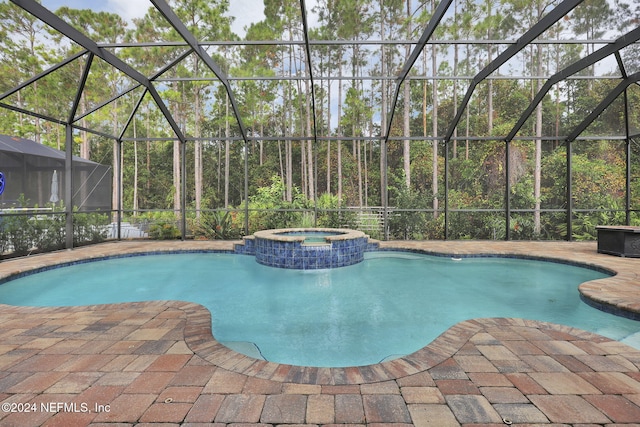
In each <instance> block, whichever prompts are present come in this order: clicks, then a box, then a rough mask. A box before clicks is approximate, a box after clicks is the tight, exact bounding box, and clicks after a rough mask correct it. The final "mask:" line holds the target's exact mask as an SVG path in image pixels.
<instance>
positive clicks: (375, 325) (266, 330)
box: [0, 251, 640, 367]
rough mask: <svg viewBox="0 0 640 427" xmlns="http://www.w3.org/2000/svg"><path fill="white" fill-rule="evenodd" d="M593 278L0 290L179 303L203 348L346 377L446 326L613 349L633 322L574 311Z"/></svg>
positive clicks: (373, 263)
mask: <svg viewBox="0 0 640 427" xmlns="http://www.w3.org/2000/svg"><path fill="white" fill-rule="evenodd" d="M605 276H606V275H605V274H604V273H601V272H598V271H594V270H590V269H585V268H579V267H574V266H570V265H563V264H557V263H548V262H540V261H532V260H522V259H506V258H464V259H462V260H454V259H451V258H446V257H433V256H427V255H420V254H411V253H407V252H386V251H383V252H371V253H367V254H366V257H365V261H364V262H361V263H359V264H356V265H352V266H348V267H342V268H338V269H325V270H293V269H292V270H288V269H279V268H272V267H267V266H263V265H260V264H258V263H257V262H255V260H254V257H252V256H246V255H235V254H223V253H198V254H171V255H154V256H137V257H128V258H117V259H109V260H105V261H100V262H89V263H85V264H78V265H74V266H70V267H62V268H57V269H52V270H47V271H45V272H42V273H39V274H34V275H30V276H26V277H22V278H20V279H16V280H12V281H9V282H7V283H5V284H3V285H1V286H0V302H1V303H5V304H13V305H32V306H59V305H88V304H101V303H116V302H133V301H148V300H182V301H191V302H195V303H199V304H202V305H204V306H205V307H207V308H208V309H209V310H210V311H211V315H212V330H213V335H214V337H215V338H216V339H217V340H218V341H220V342H222V343H224V344H225V345H228V346H229V347H230V348H233V349H236V350H239V351H241V352H245V353H246V354H249V355H252V356H257V357H264V358H265V359H266V360H269V361H273V362H279V363H289V364H294V365H305V366H325V367H327V366H332V367H343V366H357V365H366V364H372V363H378V362H380V361H382V360H388V359H390V358H394V357H399V356H402V355H406V354H409V353H412V352H414V351H416V350H418V349H420V348H422V347H423V346H425V345H427V344H429V343H430V342H431V341H433V340H434V339H435V338H437V336H438V335H440V334H441V333H443V332H444V331H446V330H447V329H448V328H449V327H451V326H453V325H454V324H456V323H458V322H460V321H463V320H467V319H472V318H483V317H518V318H526V319H534V320H542V321H549V322H554V323H560V324H564V325H569V326H574V327H578V328H581V329H584V330H588V331H592V332H596V333H599V334H602V335H605V336H607V337H610V338H613V339H617V340H624V339H625V338H627V337H629V336H633V335H634V334H636V333H638V332H639V331H640V322H638V321H634V320H630V319H625V318H622V317H617V316H614V315H611V314H607V313H604V312H601V311H599V310H597V309H595V308H592V307H590V306H588V305H587V304H585V303H584V302H582V301H581V300H580V298H579V293H578V290H577V287H578V285H579V284H580V283H582V282H585V281H588V280H593V279H596V278H601V277H605Z"/></svg>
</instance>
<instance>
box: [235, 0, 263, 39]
mask: <svg viewBox="0 0 640 427" xmlns="http://www.w3.org/2000/svg"><path fill="white" fill-rule="evenodd" d="M229 16H233V17H234V18H235V19H234V21H233V24H232V25H231V30H232V31H233V32H234V33H236V34H237V35H239V36H240V37H244V35H245V34H246V31H245V27H249V26H250V25H251V24H253V23H255V22H260V21H262V20H263V19H264V4H263V3H262V1H256V0H231V1H230V2H229Z"/></svg>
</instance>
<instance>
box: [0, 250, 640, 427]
mask: <svg viewBox="0 0 640 427" xmlns="http://www.w3.org/2000/svg"><path fill="white" fill-rule="evenodd" d="M232 244H233V243H232V242H189V241H187V242H146V241H145V242H139V241H135V242H110V243H105V244H101V245H96V246H90V247H85V248H79V249H75V250H72V251H61V252H57V253H51V254H44V255H36V256H30V257H25V258H21V259H16V260H11V261H4V262H2V263H0V279H1V278H3V277H7V276H9V275H12V274H16V273H19V272H21V271H26V270H31V269H37V268H42V267H45V266H48V265H52V264H58V263H64V262H70V261H74V260H80V259H85V258H95V257H103V256H109V255H122V254H126V253H134V252H156V251H176V250H209V249H213V250H229V249H231V248H232ZM381 245H382V247H397V248H404V249H416V250H423V251H433V252H438V253H449V254H452V255H463V254H477V253H485V254H520V255H527V256H536V257H537V256H539V257H547V258H559V259H564V260H569V261H571V262H581V263H586V264H591V265H597V266H600V267H602V268H606V269H609V270H612V271H615V272H617V275H616V276H614V277H612V278H608V279H603V280H598V281H594V282H588V283H586V284H583V285H581V292H583V294H585V295H587V296H588V297H589V298H592V299H594V300H595V301H598V302H599V303H600V304H602V305H603V306H607V307H609V308H615V307H618V308H620V309H621V310H625V311H635V312H638V311H640V292H639V289H638V286H640V278H639V277H638V274H639V273H640V260H638V259H626V258H619V257H613V256H609V255H602V254H597V252H596V244H595V243H567V242H473V241H472V242H440V241H438V242H435V241H434V242H432V241H429V242H383V243H382V244H381ZM639 367H640V351H638V350H635V349H633V348H631V347H629V346H627V345H624V344H622V343H619V342H616V341H612V340H610V339H607V338H604V337H601V336H598V335H595V334H592V333H588V332H585V331H581V330H578V329H574V328H570V327H567V326H562V325H553V324H548V323H543V322H534V321H528V320H522V319H505V318H494V319H474V320H469V321H465V322H462V323H459V324H457V325H455V326H454V327H452V328H451V329H449V330H448V331H447V332H446V333H444V334H443V335H441V336H440V337H439V338H438V339H436V340H435V341H434V342H432V343H430V344H428V345H427V346H426V347H424V348H423V349H421V350H419V351H418V352H416V353H413V354H411V355H408V356H406V357H403V358H401V359H396V360H393V361H389V362H385V363H381V364H378V365H371V366H364V367H353V368H309V367H306V368H305V367H297V366H290V365H282V364H276V363H272V362H266V361H260V360H256V359H252V358H250V357H247V356H244V355H241V354H239V353H236V352H234V351H232V350H229V349H227V348H226V347H224V346H222V345H221V344H219V343H217V342H216V341H215V339H214V338H213V337H212V335H211V324H210V313H209V312H208V311H207V310H206V309H205V308H204V307H202V306H200V305H197V304H193V303H189V302H178V301H165V302H140V303H127V304H109V305H96V306H83V307H48V308H34V307H14V306H8V305H0V408H1V409H2V410H1V411H0V426H2V427H5V426H19V427H28V426H40V425H45V426H85V425H94V426H131V425H162V426H172V425H186V426H198V425H201V426H205V425H207V426H211V425H216V426H222V425H227V424H229V425H234V426H235V425H237V426H240V425H256V426H257V425H274V426H275V425H283V424H288V425H301V424H306V425H347V424H349V425H364V424H368V425H375V426H379V427H382V426H395V427H401V426H408V425H415V426H437V427H441V426H443V427H444V426H458V425H469V426H471V425H488V426H500V425H505V424H512V425H540V426H549V425H552V426H560V425H562V426H564V425H575V426H579V425H584V426H587V425H589V426H593V425H633V424H635V425H640V370H639Z"/></svg>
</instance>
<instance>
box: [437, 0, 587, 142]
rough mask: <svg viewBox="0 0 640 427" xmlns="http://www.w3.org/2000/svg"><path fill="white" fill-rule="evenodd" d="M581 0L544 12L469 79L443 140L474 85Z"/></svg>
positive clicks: (564, 2)
mask: <svg viewBox="0 0 640 427" xmlns="http://www.w3.org/2000/svg"><path fill="white" fill-rule="evenodd" d="M582 1H583V0H565V1H563V2H562V3H560V4H559V5H558V6H557V7H556V8H555V9H553V10H552V11H551V12H549V13H548V14H546V15H545V16H544V17H543V18H542V19H541V20H540V21H538V22H537V23H536V24H535V25H534V26H533V27H531V28H530V29H529V30H528V31H527V32H526V33H524V34H523V35H522V37H520V38H519V39H518V40H517V41H516V42H515V43H514V44H512V45H511V46H509V47H508V48H507V49H505V50H504V51H503V52H502V53H501V54H500V55H498V57H497V58H496V59H494V60H493V61H491V63H490V64H489V65H487V66H486V67H485V68H484V69H483V70H482V71H480V72H479V73H478V74H477V75H476V76H475V77H474V78H473V80H472V81H471V85H470V86H469V89H468V90H467V93H466V94H465V96H464V99H463V100H462V103H461V104H460V107H458V113H457V114H456V116H455V118H454V119H453V121H452V122H451V125H450V126H449V130H448V131H447V134H446V135H445V140H449V139H451V136H452V135H453V132H454V130H455V128H456V127H457V126H458V123H459V122H460V119H461V118H462V114H463V113H464V110H465V109H466V108H467V104H469V101H470V100H471V96H472V95H473V92H474V91H475V89H476V86H477V85H478V84H479V83H480V82H482V81H483V80H484V79H486V78H487V77H488V76H489V75H490V74H492V73H493V72H494V71H495V70H497V69H498V68H500V66H501V65H503V64H504V63H505V62H507V61H508V60H509V59H511V58H512V57H513V56H515V55H516V54H517V53H518V52H520V51H521V50H522V49H524V48H525V47H527V46H529V44H530V43H531V42H532V41H533V40H534V39H536V38H537V37H538V36H539V35H540V34H542V33H543V32H545V31H546V30H547V29H548V28H549V27H551V26H552V25H553V24H555V23H556V22H558V21H559V20H560V19H562V17H563V16H565V15H566V14H567V13H569V12H571V11H572V10H573V9H574V8H575V7H576V6H578V5H579V4H580V3H582Z"/></svg>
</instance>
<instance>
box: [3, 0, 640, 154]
mask: <svg viewBox="0 0 640 427" xmlns="http://www.w3.org/2000/svg"><path fill="white" fill-rule="evenodd" d="M149 1H150V4H152V5H153V7H155V9H156V10H157V11H158V12H159V13H160V15H161V16H162V19H164V20H165V21H166V22H167V23H168V24H169V25H170V26H171V27H172V28H173V29H175V31H176V32H177V33H178V35H179V36H180V38H181V39H182V40H181V41H160V42H143V43H134V42H122V43H98V42H96V41H95V40H93V39H92V38H91V37H89V36H87V35H85V34H84V33H82V32H81V31H80V30H78V29H76V28H75V27H74V26H73V25H71V24H69V23H68V22H66V21H65V20H63V19H62V18H61V17H59V16H57V15H56V14H55V13H54V12H52V11H50V10H49V9H47V8H46V7H45V6H43V5H42V4H40V3H39V2H38V1H36V0H11V3H13V4H14V5H16V6H18V7H20V8H21V9H23V10H25V11H26V12H28V13H30V14H31V15H33V16H34V17H35V18H37V19H39V20H40V21H41V22H43V23H44V24H46V25H48V26H50V27H51V28H53V29H54V30H55V31H57V32H58V33H60V34H61V35H63V36H64V37H66V38H68V39H69V40H71V41H72V42H74V43H75V44H77V45H78V46H79V47H80V48H81V50H80V51H79V52H77V53H75V54H73V55H71V56H69V57H68V58H66V59H65V60H63V61H61V62H60V63H58V64H55V65H53V66H52V67H49V68H48V69H47V70H46V71H43V72H41V73H39V74H37V75H35V76H33V77H31V78H29V79H28V80H26V81H24V82H22V83H21V84H19V85H17V86H15V87H13V88H12V89H10V90H7V91H5V92H4V93H2V94H0V107H2V108H6V109H9V110H12V111H16V112H19V113H22V114H27V115H30V116H32V117H37V118H39V119H43V120H47V121H50V122H53V123H57V124H65V125H70V126H71V127H73V128H74V129H79V130H86V131H89V132H92V133H95V134H97V135H106V133H105V132H104V131H100V130H96V129H91V126H87V125H84V124H83V125H80V124H79V122H80V121H81V120H83V119H84V118H86V117H88V116H89V115H91V114H93V113H95V112H96V111H98V110H100V109H101V108H103V107H105V106H107V105H109V104H110V103H112V102H114V101H116V100H118V99H120V98H122V97H123V96H125V95H127V94H131V93H132V92H133V91H135V90H137V89H143V90H141V95H140V98H139V99H138V100H137V102H134V103H133V104H134V105H132V107H131V108H132V111H131V114H130V116H129V118H128V120H126V122H125V125H124V126H123V127H122V128H121V129H119V131H118V132H116V135H110V136H109V137H111V138H114V139H121V140H127V138H126V136H125V132H126V130H127V129H128V126H129V124H130V123H131V121H132V120H133V118H134V115H135V114H136V111H137V110H138V107H139V106H140V105H141V102H142V99H143V98H144V97H145V96H146V95H147V94H149V95H150V96H151V98H152V99H153V103H154V104H155V106H156V107H157V108H158V109H159V111H160V112H161V113H162V116H164V119H165V120H166V122H167V123H168V125H169V126H170V128H171V130H172V132H173V134H175V136H176V138H177V139H178V140H180V141H182V142H185V141H187V140H195V139H197V138H195V139H194V138H191V137H189V136H188V135H186V130H185V129H184V128H183V127H181V125H180V124H179V120H177V119H176V118H175V117H174V116H173V115H172V112H171V111H170V110H169V107H168V105H167V102H166V100H164V99H163V97H162V96H161V95H160V93H159V92H158V90H159V89H160V88H162V87H163V86H166V83H167V82H178V81H211V82H219V83H220V84H222V85H223V86H224V89H225V92H226V96H227V97H228V100H229V102H230V107H231V110H232V112H233V116H234V119H235V120H236V121H237V125H238V130H239V132H240V134H241V136H242V139H244V141H245V143H247V142H248V141H249V140H250V139H251V138H256V137H255V136H254V135H253V134H251V133H250V129H248V126H247V123H248V121H246V120H243V116H242V112H241V108H240V105H239V102H238V99H239V96H240V97H242V94H241V93H240V94H239V93H237V89H234V87H235V86H234V85H233V83H234V82H242V81H251V80H257V81H260V80H263V81H279V80H280V81H308V82H309V83H310V85H311V92H310V97H311V105H310V108H311V110H312V111H313V114H312V117H311V119H312V121H313V135H306V136H287V138H289V137H291V138H293V139H295V140H308V139H310V138H311V139H314V140H316V141H318V140H321V139H322V138H321V137H319V136H318V129H317V126H318V125H317V123H316V120H318V117H316V116H317V111H316V110H317V109H318V110H320V109H319V108H317V106H316V93H315V91H316V87H315V83H317V82H327V81H329V82H331V81H347V80H360V81H380V82H382V81H388V80H394V81H395V92H394V93H393V94H391V97H390V107H389V108H388V110H387V111H386V112H385V113H388V114H387V115H386V118H387V121H386V123H380V135H379V137H378V139H379V140H381V141H385V142H386V141H389V140H396V139H399V140H411V139H413V138H411V137H392V136H391V134H392V120H393V117H394V113H395V112H396V109H397V104H398V100H399V98H400V96H401V93H400V88H401V86H402V85H403V84H406V83H407V82H408V81H414V80H432V81H434V82H435V81H436V80H451V81H458V80H460V81H464V80H466V81H470V83H469V87H468V89H467V91H466V93H465V94H464V97H463V98H462V101H461V102H460V103H459V104H458V105H456V106H454V107H455V114H454V113H452V116H453V118H451V119H449V120H448V122H447V123H445V129H446V131H445V132H444V134H442V135H431V136H430V137H428V138H432V139H433V140H440V141H444V142H448V141H452V140H457V138H456V137H454V132H456V129H457V127H458V126H459V124H460V122H461V119H462V117H463V114H464V111H465V109H466V108H468V106H469V104H470V101H471V98H472V96H473V95H474V92H475V91H476V88H477V87H478V85H479V84H480V83H481V82H483V81H485V80H499V79H529V80H542V79H544V80H545V84H544V86H543V87H542V88H541V89H540V90H539V91H538V92H537V94H536V95H535V97H534V99H533V100H532V101H531V102H530V103H529V104H528V106H527V108H526V109H525V110H523V111H522V112H518V113H519V115H518V116H516V117H519V119H518V121H517V122H516V124H515V125H514V126H513V128H511V130H510V132H509V133H508V134H507V135H506V136H504V137H502V136H496V137H495V138H492V139H503V140H505V141H511V140H514V139H516V135H517V134H518V132H520V130H521V129H522V128H523V126H524V124H525V123H526V121H527V120H528V118H529V117H531V115H532V114H534V111H535V109H536V107H537V106H538V105H539V104H540V103H541V102H542V100H543V99H544V97H545V95H546V94H547V93H548V92H549V91H550V89H551V88H552V87H553V86H554V85H556V84H558V83H561V82H563V81H567V80H569V79H582V78H589V77H588V76H578V75H576V74H577V73H578V72H580V71H581V70H583V69H585V68H586V67H589V66H592V65H594V64H596V63H597V62H599V61H601V60H603V59H604V58H607V57H610V56H611V55H614V56H615V57H616V60H617V61H618V68H619V70H620V74H621V77H620V76H613V75H609V76H599V77H598V78H599V79H600V78H601V79H620V80H621V81H620V84H619V85H618V86H617V87H616V88H615V89H613V90H612V91H611V92H610V93H609V94H608V95H607V96H606V97H605V98H604V99H602V100H601V102H600V104H598V106H597V107H596V108H595V109H594V110H593V111H592V112H591V113H590V114H589V115H588V116H587V117H585V118H584V119H583V121H582V122H581V123H580V124H579V125H578V126H576V127H575V128H574V129H573V130H572V132H571V133H570V134H569V135H568V136H567V137H566V138H567V140H569V141H570V140H574V139H576V138H578V137H579V136H580V134H581V133H582V132H584V131H585V129H586V128H587V127H588V126H589V125H590V124H591V123H592V122H593V120H595V119H596V118H597V117H598V116H599V115H600V114H601V113H602V112H603V111H604V110H605V109H606V108H607V106H608V105H610V104H611V103H612V102H614V101H615V100H616V99H617V97H618V96H620V94H621V93H623V92H624V91H625V90H626V89H627V88H628V87H629V86H630V85H632V84H634V83H638V73H635V74H630V75H628V72H627V70H626V69H625V65H624V63H623V61H622V59H621V57H620V51H621V50H623V49H624V48H626V47H628V46H630V45H632V44H635V43H637V42H638V41H639V40H640V28H638V27H637V28H635V29H633V30H631V31H629V32H627V33H626V34H624V35H623V36H621V37H619V38H617V39H612V38H609V39H607V38H598V39H580V38H574V39H571V40H562V39H550V38H548V37H546V35H545V34H544V33H545V31H547V30H548V29H549V28H550V27H551V26H552V25H554V24H556V23H558V22H560V21H561V20H562V19H563V18H565V17H566V16H567V15H568V14H569V13H570V12H571V11H572V10H573V9H574V8H576V7H577V6H578V5H580V4H581V3H582V2H583V0H563V1H561V2H559V4H558V5H557V6H556V7H555V8H553V9H552V10H551V11H550V12H549V13H547V14H546V15H544V16H542V18H541V19H540V20H539V21H538V22H537V23H535V24H533V25H532V26H531V27H530V28H529V29H528V30H526V31H525V32H524V33H523V34H522V36H521V37H519V38H517V39H499V38H488V39H477V40H476V39H468V38H465V39H442V38H441V36H438V37H439V38H434V34H436V31H437V30H438V29H439V28H440V25H441V22H442V21H443V20H444V19H445V17H447V16H448V14H450V13H451V10H450V9H451V4H452V2H453V0H441V1H440V2H439V3H438V4H437V7H436V8H435V9H434V10H433V14H432V15H431V17H430V18H429V20H428V21H427V22H426V24H425V26H424V29H423V30H422V33H421V36H420V38H419V39H417V40H416V39H407V38H406V36H405V38H402V39H400V38H395V39H384V36H383V35H382V33H379V35H378V36H377V37H378V39H373V38H370V39H366V40H344V39H334V40H324V39H318V38H315V39H314V38H312V37H311V36H310V29H309V23H308V16H307V5H306V4H305V1H304V0H300V2H299V5H300V19H301V28H302V30H301V35H302V38H301V37H300V33H298V34H296V36H295V39H293V40H199V39H198V38H197V37H196V36H195V35H194V33H193V32H192V31H190V30H189V28H188V27H187V25H186V24H185V22H183V21H182V20H181V19H180V18H179V17H178V15H177V14H176V12H175V11H174V10H173V8H172V7H171V6H170V5H169V3H168V2H167V0H149ZM425 7H426V6H425ZM271 37H272V36H271ZM316 37H318V36H316ZM541 37H544V38H541ZM599 37H602V36H599ZM604 37H606V36H604ZM465 44H466V45H489V44H492V45H496V46H500V48H501V49H502V50H501V51H500V52H499V53H498V54H497V56H496V57H495V59H493V60H491V61H490V62H489V63H488V64H487V65H486V66H484V67H483V68H482V69H481V70H480V71H479V72H478V73H477V74H475V75H467V76H461V75H455V76H454V75H449V76H445V75H437V72H436V71H435V70H432V74H433V75H430V76H429V75H426V74H421V75H416V73H415V72H414V71H415V63H416V61H417V59H418V58H419V57H420V55H421V54H422V53H423V52H424V49H425V47H426V46H428V45H465ZM539 44H589V45H592V46H600V45H601V47H600V48H598V49H597V50H595V51H594V52H592V53H590V54H588V55H586V56H584V57H583V58H580V59H579V60H577V61H575V62H573V63H572V64H570V65H569V66H567V67H565V68H564V69H562V70H561V71H559V72H557V73H555V74H553V75H552V76H551V77H548V76H514V75H507V76H504V75H496V74H497V73H496V71H497V70H498V69H499V68H500V67H501V66H502V65H504V64H506V63H507V62H508V61H509V60H511V59H512V58H514V57H515V56H516V55H517V54H518V53H519V52H521V51H522V50H523V49H525V48H526V47H527V46H531V45H539ZM252 45H253V46H266V45H274V46H280V47H284V46H300V47H302V48H304V50H305V54H306V65H305V67H306V68H307V70H302V71H304V72H303V73H302V72H301V73H299V74H297V75H281V76H280V75H278V76H255V77H248V76H246V75H240V76H231V75H229V74H230V73H229V72H228V71H227V72H225V71H224V70H223V68H222V67H221V66H220V64H218V63H217V62H216V61H215V60H214V58H213V57H212V55H211V54H210V53H209V52H208V51H207V50H206V48H207V47H210V46H213V47H215V46H221V47H223V46H252ZM350 45H353V46H355V45H361V46H382V45H404V46H407V47H412V50H411V53H410V55H409V56H408V57H407V59H406V61H405V62H404V64H402V66H401V68H400V69H399V70H398V72H397V73H395V72H394V74H395V75H373V73H371V74H369V75H362V76H343V75H331V72H330V71H329V72H328V74H321V73H320V74H319V75H318V74H314V69H313V66H314V63H313V60H314V58H313V56H312V53H313V49H314V48H318V47H320V46H328V47H331V46H350ZM162 46H164V47H178V48H179V47H185V48H186V49H185V51H184V52H180V53H179V54H177V55H176V57H175V58H172V60H171V61H170V63H168V64H165V65H164V66H163V67H162V68H161V69H160V70H156V71H154V73H153V74H151V75H145V74H144V73H142V72H141V71H140V70H139V69H136V68H135V67H133V66H131V65H129V64H128V63H127V62H125V61H124V60H122V59H121V58H120V57H118V56H116V54H115V53H113V52H112V51H111V50H109V49H120V48H129V47H131V48H138V47H142V48H144V47H162ZM190 55H197V57H198V58H199V59H200V60H201V61H202V62H203V63H204V64H205V65H206V67H207V68H208V69H209V70H210V71H211V72H212V73H213V74H214V75H215V79H214V78H212V77H211V74H210V73H209V72H207V75H206V76H198V75H196V76H192V77H162V75H163V74H164V73H166V72H167V71H168V70H170V69H172V68H174V67H176V66H178V64H180V63H181V62H182V61H184V60H185V59H186V58H187V57H189V56H190ZM83 57H86V65H85V68H84V74H83V76H82V78H81V79H80V81H79V82H78V86H77V90H76V92H75V94H74V97H73V102H72V105H71V107H70V111H68V112H66V114H64V116H63V118H60V117H57V118H56V117H52V116H51V114H47V113H46V112H45V113H42V112H40V111H32V110H29V109H26V108H21V107H20V106H16V105H10V102H7V101H6V99H7V98H8V97H9V96H11V95H14V94H16V93H17V92H19V91H20V90H21V89H24V88H26V87H28V86H29V85H31V84H33V83H35V82H37V81H38V80H40V79H42V78H43V77H46V76H47V75H50V74H51V73H54V72H56V71H58V70H60V69H61V68H63V67H65V66H68V65H69V64H71V63H73V62H74V61H76V60H78V59H80V58H83ZM95 57H98V58H100V59H102V60H103V61H104V62H105V63H106V64H108V65H109V66H111V67H113V68H114V69H116V70H118V71H120V72H121V73H123V74H124V75H125V76H127V77H128V78H130V79H131V80H132V82H133V83H132V84H128V86H127V87H124V88H122V89H121V90H120V91H119V93H118V94H117V95H115V96H113V97H111V98H110V99H108V100H106V101H102V100H101V101H102V102H100V103H99V104H98V105H93V106H91V108H89V109H88V110H87V111H82V112H80V111H78V104H79V102H80V97H81V96H82V93H83V90H84V88H85V83H86V81H87V77H88V74H89V68H90V66H91V63H92V61H93V62H96V61H94V59H95ZM372 71H373V70H372ZM633 71H636V70H633ZM267 74H268V73H267ZM376 74H382V73H378V72H376ZM467 74H472V73H467ZM434 84H435V83H434ZM123 86H124V85H123ZM127 114H129V112H128V110H127ZM383 116H384V115H383ZM273 138H274V140H282V138H278V137H277V136H276V137H273ZM425 138H427V137H423V139H425ZM129 139H131V138H129ZM260 139H264V140H268V138H265V137H263V136H261V137H260ZM374 139H375V138H374ZM465 139H469V138H465Z"/></svg>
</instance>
